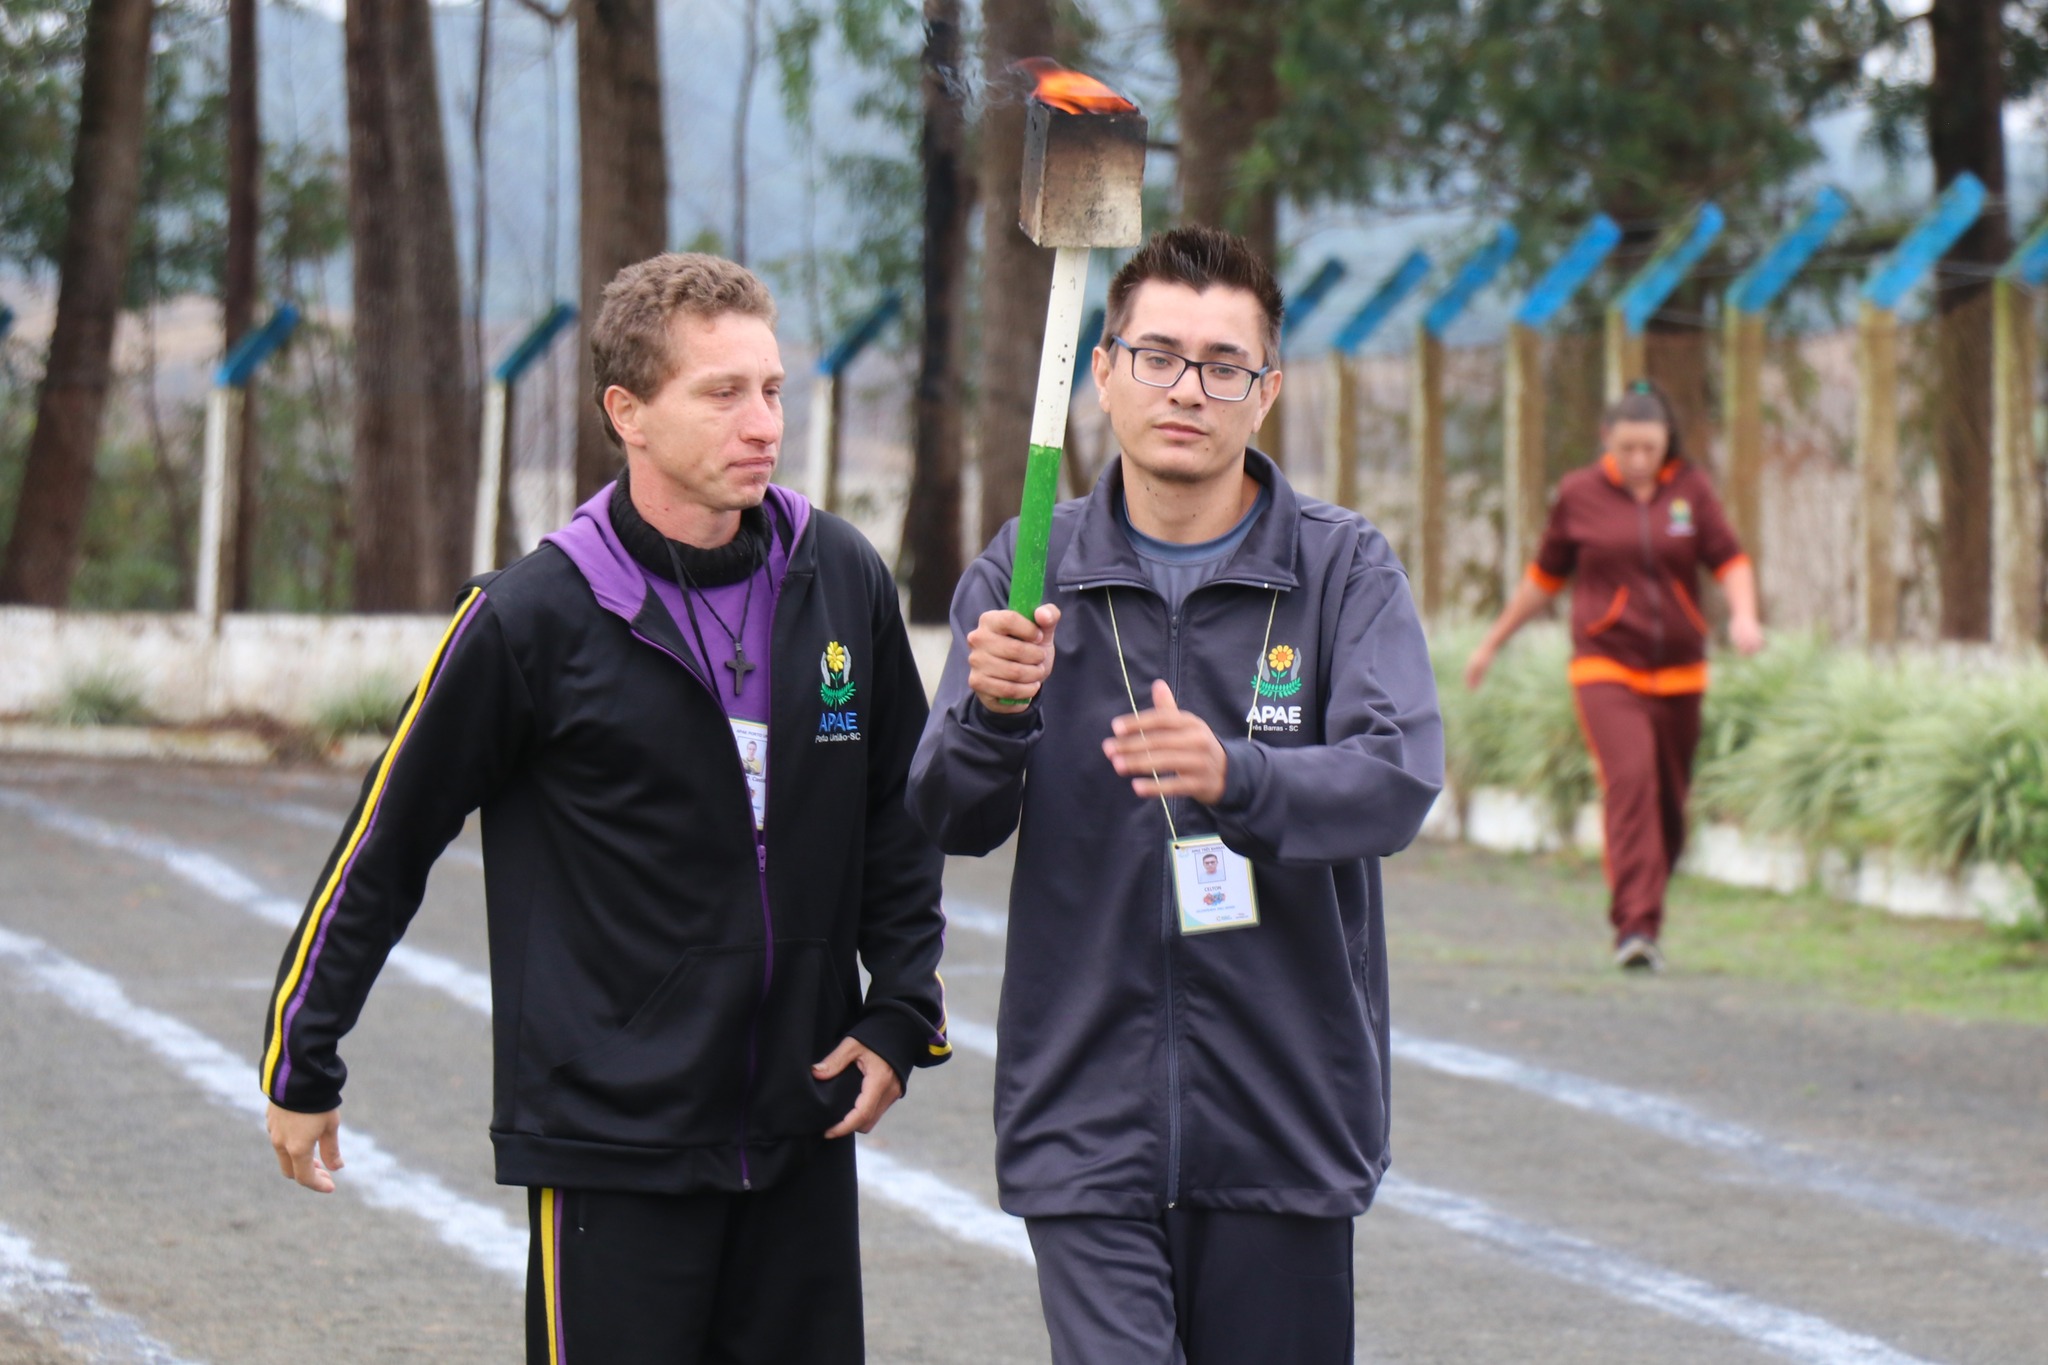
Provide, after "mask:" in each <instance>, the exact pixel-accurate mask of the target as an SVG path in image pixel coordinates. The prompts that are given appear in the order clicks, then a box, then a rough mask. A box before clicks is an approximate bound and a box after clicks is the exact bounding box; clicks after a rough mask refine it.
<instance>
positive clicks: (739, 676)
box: [704, 584, 760, 697]
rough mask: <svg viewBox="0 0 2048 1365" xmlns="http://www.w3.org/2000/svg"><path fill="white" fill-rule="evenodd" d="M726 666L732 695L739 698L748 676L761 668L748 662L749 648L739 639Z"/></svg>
mask: <svg viewBox="0 0 2048 1365" xmlns="http://www.w3.org/2000/svg"><path fill="white" fill-rule="evenodd" d="M749 586H750V587H751V586H752V585H751V584H749ZM704 605H705V606H706V607H709V606H710V605H711V604H710V603H709V602H706V603H705V604H704ZM712 614H713V615H714V616H716V615H717V613H716V612H714V613H712ZM740 619H741V621H742V622H744V621H745V620H746V618H745V617H741V618H740ZM718 624H720V625H721V626H722V625H724V624H725V622H723V621H720V622H719V623H718ZM725 666H726V667H727V668H729V669H731V670H732V694H733V695H734V696H735V697H737V696H738V695H739V694H740V689H741V688H743V687H745V686H746V685H747V674H749V673H752V672H753V671H754V670H755V669H756V668H759V667H760V665H759V664H750V663H748V662H747V647H746V646H745V645H743V644H741V643H740V642H739V640H737V639H735V640H734V641H733V642H732V657H731V658H730V659H727V660H726V661H725Z"/></svg>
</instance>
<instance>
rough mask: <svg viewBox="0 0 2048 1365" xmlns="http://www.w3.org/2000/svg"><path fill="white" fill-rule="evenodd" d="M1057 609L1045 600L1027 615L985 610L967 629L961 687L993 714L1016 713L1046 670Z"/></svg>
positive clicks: (1035, 690)
mask: <svg viewBox="0 0 2048 1365" xmlns="http://www.w3.org/2000/svg"><path fill="white" fill-rule="evenodd" d="M1059 623H1060V609H1059V608H1058V607H1056V606H1054V605H1052V603H1050V602H1048V603H1046V604H1045V605H1044V606H1042V607H1040V608H1039V609H1038V611H1037V612H1036V613H1035V616H1034V617H1033V618H1031V619H1027V618H1026V617H1024V616H1022V615H1020V614H1018V613H1017V612H1014V611H1009V610H1007V609H1005V610H1001V611H985V612H983V613H982V614H981V620H980V621H979V622H978V623H977V624H976V625H975V627H974V629H973V630H971V631H969V632H968V633H967V687H968V690H970V691H971V692H973V693H974V695H975V696H977V697H979V698H980V699H981V704H982V705H983V706H986V707H987V708H988V709H989V710H991V711H993V712H995V713H996V714H997V715H1018V714H1021V713H1022V712H1023V710H1024V708H1025V707H1026V706H1028V705H1029V704H1030V702H1031V699H1032V698H1033V697H1036V696H1037V695H1038V690H1039V689H1040V688H1041V687H1043V686H1045V680H1046V679H1047V678H1048V677H1050V676H1051V674H1052V660H1053V641H1052V637H1053V631H1054V630H1056V629H1057V628H1058V626H1059Z"/></svg>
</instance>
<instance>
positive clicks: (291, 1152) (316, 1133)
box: [263, 1104, 341, 1194]
mask: <svg viewBox="0 0 2048 1365" xmlns="http://www.w3.org/2000/svg"><path fill="white" fill-rule="evenodd" d="M263 1126H264V1127H265V1128H266V1129H268V1130H269V1132H270V1146H271V1150H273V1151H275V1152H276V1153H277V1168H278V1169H279V1170H280V1171H282V1172H284V1174H285V1178H286V1179H288V1180H296V1181H298V1182H299V1183H300V1184H301V1185H304V1186H305V1187H306V1188H307V1189H309V1190H313V1191H315V1192H316V1193H319V1194H333V1193H334V1177H333V1175H331V1174H330V1172H333V1171H338V1170H340V1169H341V1111H340V1110H339V1109H330V1110H328V1111H327V1112H326V1113H324V1114H296V1113H293V1112H292V1111H291V1110H289V1109H280V1108H278V1107H277V1106H276V1105H274V1104H273V1105H271V1106H270V1112H269V1113H268V1114H266V1115H264V1118H263ZM316 1149H317V1150H316Z"/></svg>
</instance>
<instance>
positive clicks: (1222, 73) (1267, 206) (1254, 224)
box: [1166, 0, 1283, 270]
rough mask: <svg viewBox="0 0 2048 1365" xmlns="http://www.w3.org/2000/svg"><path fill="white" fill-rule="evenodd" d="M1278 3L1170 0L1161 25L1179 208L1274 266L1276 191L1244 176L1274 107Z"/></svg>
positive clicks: (1277, 257)
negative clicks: (1172, 83) (1172, 89)
mask: <svg viewBox="0 0 2048 1365" xmlns="http://www.w3.org/2000/svg"><path fill="white" fill-rule="evenodd" d="M1282 8H1283V6H1282V5H1278V4H1272V5H1248V4H1245V3H1243V0H1169V4H1168V8H1167V17H1166V32H1167V37H1168V39H1169V40H1170V41H1171V42H1172V44H1173V59H1174V63H1175V65H1176V66H1177V67H1178V68H1179V71H1180V211H1181V217H1183V218H1184V219H1186V220H1187V221H1189V222H1191V223H1207V224H1210V225H1212V226H1215V227H1225V228H1229V229H1231V230H1232V231H1233V232H1237V233H1240V234H1242V235H1243V236H1244V237H1245V238H1246V239H1247V240H1248V241H1250V242H1251V244H1252V246H1253V247H1254V248H1256V249H1257V250H1258V252H1259V254H1260V255H1262V256H1264V257H1265V258H1266V261H1267V263H1268V264H1269V265H1271V266H1272V267H1273V268H1274V269H1275V270H1277V269H1279V267H1280V255H1279V238H1280V226H1279V217H1280V215H1279V208H1280V206H1279V197H1278V196H1277V195H1276V194H1275V193H1274V192H1273V191H1271V190H1264V189H1261V190H1254V189H1253V188H1252V187H1250V186H1248V185H1246V184H1245V183H1244V179H1243V175H1242V170H1243V158H1244V154H1245V153H1246V152H1247V151H1249V150H1250V149H1251V146H1252V143H1253V141H1254V140H1255V139H1256V137H1257V136H1258V132H1259V129H1260V128H1261V127H1262V126H1263V125H1264V124H1265V123H1266V121H1267V120H1268V119H1270V118H1272V117H1273V116H1274V115H1275V114H1277V113H1279V112H1280V75H1279V69H1278V61H1279V55H1280V29H1281V24H1282V19H1281V15H1280V11H1281V9H1282Z"/></svg>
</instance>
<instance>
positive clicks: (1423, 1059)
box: [1393, 1029, 2048, 1256]
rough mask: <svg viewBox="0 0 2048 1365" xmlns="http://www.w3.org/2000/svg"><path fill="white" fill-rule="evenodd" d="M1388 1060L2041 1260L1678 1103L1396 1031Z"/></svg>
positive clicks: (2016, 1244)
mask: <svg viewBox="0 0 2048 1365" xmlns="http://www.w3.org/2000/svg"><path fill="white" fill-rule="evenodd" d="M1393 1034H1394V1056H1395V1057H1396V1058H1398V1059H1400V1060H1402V1061H1405V1062H1409V1063H1412V1064H1413V1065H1416V1066H1421V1067H1426V1068H1428V1069H1429V1070H1431V1071H1435V1072H1439V1073H1441V1074H1443V1075H1446V1076H1456V1077H1459V1078H1461V1079H1465V1080H1476V1081H1488V1082H1492V1083H1493V1084H1496V1085H1505V1086H1509V1087H1511V1088H1513V1089H1516V1090H1520V1091H1523V1092H1524V1093H1526V1094H1530V1095H1537V1096H1540V1097H1542V1098H1543V1099H1547V1100H1552V1101H1554V1102H1556V1103H1558V1104H1562V1105H1565V1106H1567V1107H1569V1108H1573V1109H1578V1110H1581V1111H1583V1112H1585V1113H1589V1114H1600V1115H1602V1116H1604V1117H1607V1118H1611V1119H1614V1120H1616V1121H1618V1122H1620V1123H1625V1124H1628V1125H1629V1126H1630V1127H1632V1128H1640V1129H1642V1130H1644V1131H1645V1132H1650V1133H1655V1134H1657V1135H1658V1136H1659V1137H1664V1138H1669V1139H1670V1140H1672V1141H1674V1142H1678V1143H1682V1144H1684V1145H1685V1146H1688V1147H1696V1148H1699V1149H1701V1150H1703V1151H1712V1152H1722V1153H1725V1154H1727V1155H1729V1156H1734V1157H1738V1158H1740V1159H1742V1160H1743V1161H1745V1162H1747V1163H1749V1165H1751V1166H1752V1167H1753V1168H1755V1169H1756V1170H1757V1171H1758V1172H1760V1173H1761V1174H1763V1175H1764V1176H1766V1177H1768V1178H1769V1179H1771V1180H1773V1181H1776V1182H1777V1183H1779V1184H1784V1185H1793V1186H1797V1187H1800V1188H1803V1189H1806V1190H1810V1191H1813V1192H1814V1193H1817V1194H1826V1195H1832V1196H1834V1197H1836V1198H1838V1199H1842V1200H1845V1201H1847V1202H1849V1203H1852V1204H1858V1205H1861V1206H1862V1207H1864V1208H1866V1209H1869V1210H1871V1211H1872V1212H1875V1213H1881V1214H1884V1215H1886V1216H1887V1217H1891V1218H1895V1219H1898V1220H1899V1221H1901V1222H1906V1223H1917V1224H1920V1225H1921V1226H1924V1227H1929V1228H1934V1229H1937V1230H1939V1231H1942V1232H1946V1233H1948V1234H1950V1235H1952V1236H1956V1237H1961V1238H1965V1239H1968V1240H1972V1241H1979V1242H1988V1243H1991V1244H1993V1245H1996V1246H2002V1247H2005V1248H2007V1249H2009V1250H2014V1251H2021V1252H2026V1253H2029V1254H2032V1255H2039V1256H2048V1234H2044V1233H2042V1232H2041V1231H2039V1230H2038V1229H2035V1228H2031V1227H2028V1226H2025V1225H2024V1224H2020V1223H2015V1222H2013V1221H2011V1220H2009V1219H2004V1218H1999V1217H1997V1216H1996V1215H1994V1214H1988V1213H1980V1212H1978V1211H1976V1210H1973V1209H1963V1208H1957V1207H1955V1206H1954V1205H1950V1204H1943V1203H1941V1202H1939V1201H1937V1200H1932V1199H1923V1198H1921V1197H1919V1196H1917V1195H1914V1194H1912V1193H1911V1192H1910V1191H1907V1190H1904V1189H1901V1188H1899V1187H1898V1186H1897V1185H1895V1184H1888V1183H1885V1182H1882V1181H1878V1180H1873V1179H1871V1178H1869V1177H1867V1176H1862V1175H1858V1174H1857V1173H1855V1172H1854V1171H1851V1170H1848V1169H1847V1168H1845V1167H1844V1166H1842V1165H1841V1164H1840V1163H1839V1162H1834V1161H1830V1160H1828V1159H1827V1158H1825V1157H1820V1156H1814V1155H1810V1154H1808V1153H1804V1152H1796V1151H1793V1150H1792V1149H1791V1148H1788V1147H1786V1146H1785V1145H1783V1144H1782V1143H1779V1142H1775V1141H1773V1140H1772V1139H1770V1138H1767V1137H1765V1136H1764V1135H1763V1134H1762V1133H1759V1132H1757V1131H1756V1130H1755V1129H1753V1128H1746V1127H1744V1126H1743V1125H1741V1124H1739V1123H1730V1122H1728V1121H1727V1120H1725V1119H1717V1118H1713V1117H1711V1116H1710V1115H1707V1114H1704V1113H1701V1112H1700V1111H1699V1110H1697V1109H1695V1108H1693V1107H1692V1106H1691V1105H1689V1104H1686V1103H1685V1102H1683V1101H1682V1100H1674V1099H1670V1098H1668V1097H1666V1096H1663V1095H1653V1094H1648V1093H1646V1092H1644V1091H1640V1090H1631V1089H1628V1088H1627V1087H1625V1086H1619V1085H1612V1084H1609V1083H1608V1082H1606V1081H1599V1080H1594V1079H1593V1078H1592V1077H1590V1076H1581V1075H1577V1074H1575V1073H1573V1072H1569V1071H1554V1070H1551V1069H1549V1068H1547V1067H1539V1066H1531V1065H1529V1064H1528V1063H1526V1062H1521V1061H1517V1060H1515V1059H1514V1058H1512V1057H1506V1056H1502V1055H1501V1054H1499V1053H1496V1052H1486V1051H1482V1050H1481V1049H1479V1048H1474V1047H1466V1046H1464V1045H1463V1044H1461V1043H1447V1042H1443V1041H1440V1040H1438V1039H1434V1038H1423V1037H1418V1036H1417V1035H1415V1034H1411V1033H1408V1032H1406V1031H1404V1030H1402V1029H1395V1030H1394V1031H1393Z"/></svg>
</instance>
